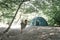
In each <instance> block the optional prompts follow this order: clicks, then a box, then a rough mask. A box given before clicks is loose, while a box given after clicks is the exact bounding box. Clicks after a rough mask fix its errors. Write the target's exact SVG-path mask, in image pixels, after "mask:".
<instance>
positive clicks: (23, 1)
mask: <svg viewBox="0 0 60 40" xmlns="http://www.w3.org/2000/svg"><path fill="white" fill-rule="evenodd" d="M23 2H24V1H22V2H21V3H20V4H19V7H18V9H17V11H16V13H15V16H14V17H13V19H12V21H11V23H10V25H9V27H8V28H7V29H6V30H5V31H4V32H3V33H6V32H8V31H9V29H10V27H11V25H12V23H13V21H14V19H15V17H16V15H17V13H18V10H19V8H20V7H21V5H22V4H23Z"/></svg>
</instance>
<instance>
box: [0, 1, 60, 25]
mask: <svg viewBox="0 0 60 40" xmlns="http://www.w3.org/2000/svg"><path fill="white" fill-rule="evenodd" d="M20 2H21V0H0V21H1V20H3V19H6V18H7V19H10V21H11V19H12V17H13V16H14V12H15V11H16V9H17V7H18V5H19V3H20ZM20 10H21V11H20V12H22V13H32V12H36V13H39V12H40V11H42V12H43V13H41V14H44V15H46V16H47V17H48V23H49V25H51V26H54V25H55V24H56V25H60V19H59V18H60V16H59V15H60V0H31V1H30V2H24V3H23V5H21V8H20Z"/></svg>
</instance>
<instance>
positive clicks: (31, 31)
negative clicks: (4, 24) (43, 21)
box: [0, 27, 60, 40]
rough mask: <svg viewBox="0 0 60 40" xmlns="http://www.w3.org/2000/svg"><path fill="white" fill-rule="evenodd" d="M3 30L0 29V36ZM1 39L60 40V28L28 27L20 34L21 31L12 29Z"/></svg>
mask: <svg viewBox="0 0 60 40" xmlns="http://www.w3.org/2000/svg"><path fill="white" fill-rule="evenodd" d="M2 30H3V29H1V28H0V35H1V34H2V32H1V31H2ZM0 38H2V40H60V27H27V28H25V29H24V30H23V33H20V29H10V30H9V32H8V33H6V34H5V35H3V36H0ZM0 40H1V39H0Z"/></svg>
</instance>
